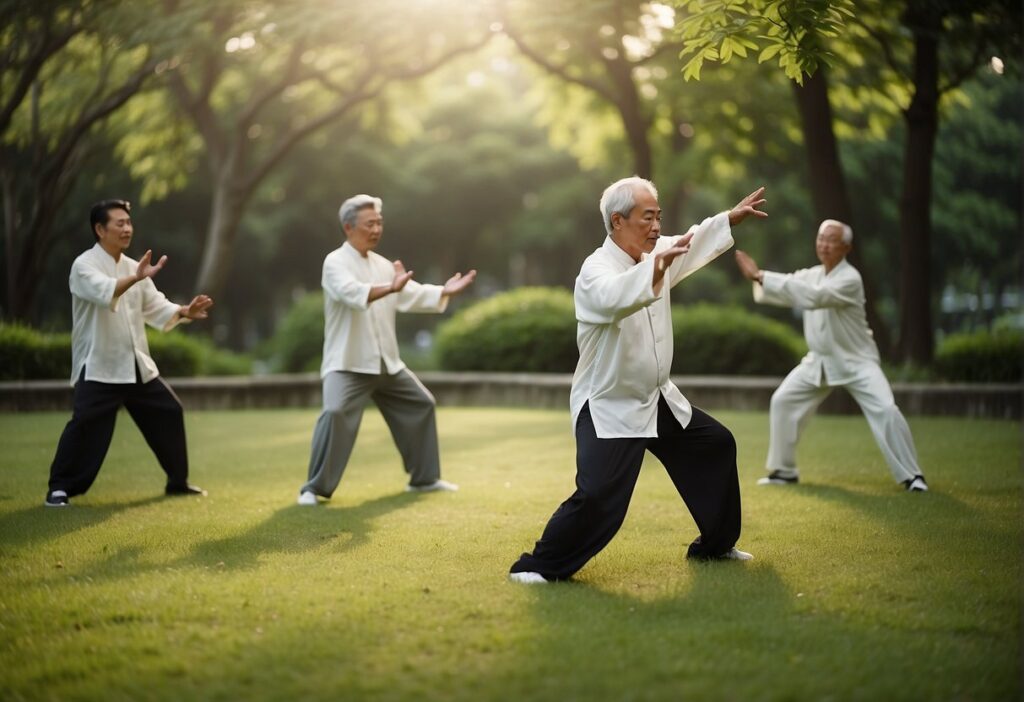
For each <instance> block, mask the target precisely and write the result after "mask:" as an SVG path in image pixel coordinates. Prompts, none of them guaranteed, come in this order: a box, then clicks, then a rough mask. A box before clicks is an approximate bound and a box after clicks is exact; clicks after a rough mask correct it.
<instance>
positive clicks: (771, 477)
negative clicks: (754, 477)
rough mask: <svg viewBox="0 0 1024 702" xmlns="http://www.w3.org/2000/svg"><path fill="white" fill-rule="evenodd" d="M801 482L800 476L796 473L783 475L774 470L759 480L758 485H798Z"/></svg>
mask: <svg viewBox="0 0 1024 702" xmlns="http://www.w3.org/2000/svg"><path fill="white" fill-rule="evenodd" d="M799 482H800V478H799V477H798V476H796V475H783V474H782V473H780V472H779V471H777V470H773V471H772V472H771V473H769V474H768V475H766V476H765V477H763V478H761V479H760V480H758V481H757V484H758V485H796V484H797V483H799Z"/></svg>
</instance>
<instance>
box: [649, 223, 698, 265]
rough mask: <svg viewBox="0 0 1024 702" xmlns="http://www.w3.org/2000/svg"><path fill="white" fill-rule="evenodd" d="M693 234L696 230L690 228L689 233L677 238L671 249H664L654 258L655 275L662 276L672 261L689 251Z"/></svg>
mask: <svg viewBox="0 0 1024 702" xmlns="http://www.w3.org/2000/svg"><path fill="white" fill-rule="evenodd" d="M695 232H696V228H694V227H691V228H690V231H688V232H686V233H685V234H683V235H682V236H681V237H679V239H678V241H676V243H675V244H674V245H673V246H672V248H670V249H665V250H664V251H662V252H661V253H659V254H657V255H656V256H655V257H654V270H655V275H660V274H663V273H664V272H665V269H667V268H668V267H669V266H671V265H672V262H673V261H675V260H676V259H677V258H678V257H680V256H682V255H683V254H685V253H686V252H688V251H689V250H690V241H691V240H692V239H693V235H694V233H695Z"/></svg>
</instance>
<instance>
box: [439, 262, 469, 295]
mask: <svg viewBox="0 0 1024 702" xmlns="http://www.w3.org/2000/svg"><path fill="white" fill-rule="evenodd" d="M474 280H476V269H475V268H474V269H473V270H471V271H469V272H468V273H466V275H462V274H461V273H456V274H455V275H453V276H452V277H451V278H449V279H448V280H447V282H445V284H444V289H443V290H442V291H441V294H442V295H450V296H454V295H458V294H459V293H461V292H462V291H463V290H465V289H466V288H468V287H469V286H470V285H471V284H472V283H473V281H474Z"/></svg>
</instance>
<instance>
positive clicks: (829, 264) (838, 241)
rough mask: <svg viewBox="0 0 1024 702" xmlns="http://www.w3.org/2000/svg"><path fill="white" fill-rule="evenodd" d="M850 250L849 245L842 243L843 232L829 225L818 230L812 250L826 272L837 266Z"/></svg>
mask: <svg viewBox="0 0 1024 702" xmlns="http://www.w3.org/2000/svg"><path fill="white" fill-rule="evenodd" d="M851 248H852V247H851V246H850V245H849V244H844V243H843V230H842V229H840V228H839V227H836V226H833V225H829V226H823V227H822V228H821V229H819V230H818V238H817V240H816V241H815V243H814V249H815V251H816V252H817V254H818V260H819V261H821V263H822V265H823V266H825V270H826V271H830V270H832V269H833V268H835V267H836V266H837V265H839V262H840V261H842V260H843V258H844V257H845V256H846V254H848V253H849V252H850V249H851Z"/></svg>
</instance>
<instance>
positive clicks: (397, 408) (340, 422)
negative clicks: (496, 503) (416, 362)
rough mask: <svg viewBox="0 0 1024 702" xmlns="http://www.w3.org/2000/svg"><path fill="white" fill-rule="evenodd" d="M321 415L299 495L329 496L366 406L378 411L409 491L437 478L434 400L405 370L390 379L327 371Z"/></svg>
mask: <svg viewBox="0 0 1024 702" xmlns="http://www.w3.org/2000/svg"><path fill="white" fill-rule="evenodd" d="M323 389H324V409H323V412H322V413H321V414H320V417H319V418H318V419H317V422H316V427H315V428H314V430H313V447H312V450H311V452H310V458H309V478H308V480H307V481H306V484H305V485H303V486H302V488H301V489H300V492H312V493H315V494H317V495H320V496H321V497H330V496H331V495H333V494H334V491H335V489H337V487H338V483H339V482H340V481H341V476H342V474H343V473H344V472H345V466H347V465H348V459H349V456H350V455H351V454H352V447H353V446H354V445H355V442H356V434H358V433H359V423H360V421H361V420H362V418H363V409H364V408H365V407H366V403H367V402H368V401H369V400H371V399H372V400H373V402H374V404H376V405H377V408H378V409H379V410H380V413H381V415H383V417H384V421H385V422H387V425H388V429H390V430H391V436H392V438H393V439H394V441H395V445H396V446H397V447H398V452H399V453H400V454H401V456H402V463H403V465H404V467H405V472H406V473H408V474H409V484H410V485H428V484H430V483H432V482H434V481H435V480H437V479H438V478H440V477H441V460H440V457H439V455H438V446H437V423H436V420H435V416H434V396H433V395H431V394H430V391H429V390H427V389H426V388H425V387H423V384H422V383H421V382H420V381H419V379H418V378H417V377H416V376H415V375H413V374H412V372H411V371H409V370H408V369H403V370H401V371H399V372H398V373H395V374H394V375H387V374H386V373H381V374H380V375H372V374H369V373H351V372H348V371H333V372H331V373H328V374H327V375H326V376H325V377H324V383H323Z"/></svg>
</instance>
